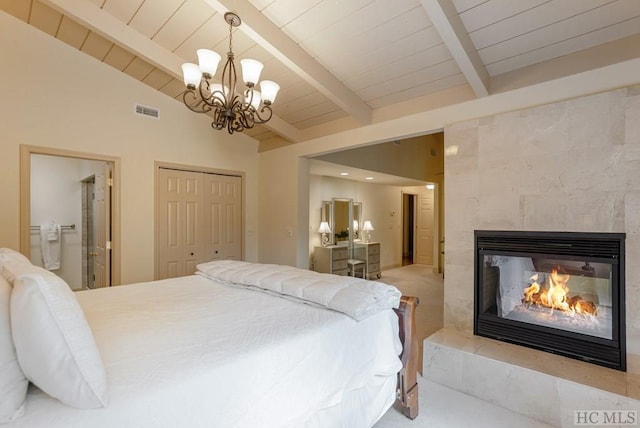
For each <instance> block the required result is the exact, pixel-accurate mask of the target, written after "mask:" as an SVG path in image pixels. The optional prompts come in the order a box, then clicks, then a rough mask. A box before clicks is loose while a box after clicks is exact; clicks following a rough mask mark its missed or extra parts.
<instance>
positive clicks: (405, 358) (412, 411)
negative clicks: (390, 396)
mask: <svg viewBox="0 0 640 428" xmlns="http://www.w3.org/2000/svg"><path fill="white" fill-rule="evenodd" d="M419 303H420V301H419V300H418V298H417V297H412V296H402V297H401V298H400V306H399V307H398V309H394V310H395V312H396V314H398V320H399V323H400V341H401V342H402V354H400V359H401V360H402V370H400V372H399V373H398V386H397V388H396V393H397V397H396V407H398V408H399V409H400V410H401V411H402V413H403V414H404V415H405V416H406V417H408V418H409V419H415V418H416V417H417V416H418V346H419V344H418V337H417V336H416V319H415V315H416V307H417V306H418V304H419Z"/></svg>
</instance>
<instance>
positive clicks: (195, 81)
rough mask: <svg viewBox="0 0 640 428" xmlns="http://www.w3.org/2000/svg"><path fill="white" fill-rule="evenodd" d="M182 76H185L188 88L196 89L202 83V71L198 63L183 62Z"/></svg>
mask: <svg viewBox="0 0 640 428" xmlns="http://www.w3.org/2000/svg"><path fill="white" fill-rule="evenodd" d="M182 76H183V77H184V84H185V85H187V88H191V89H195V88H197V87H198V85H200V79H202V72H201V71H200V67H198V66H197V65H196V64H191V63H186V64H182Z"/></svg>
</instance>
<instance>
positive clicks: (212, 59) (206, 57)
mask: <svg viewBox="0 0 640 428" xmlns="http://www.w3.org/2000/svg"><path fill="white" fill-rule="evenodd" d="M196 54H197V55H198V65H199V67H200V71H201V72H202V74H204V75H209V76H213V75H214V74H216V70H217V69H218V64H219V63H220V60H221V59H222V57H221V56H220V55H218V54H217V53H215V52H214V51H212V50H209V49H198V50H197V51H196Z"/></svg>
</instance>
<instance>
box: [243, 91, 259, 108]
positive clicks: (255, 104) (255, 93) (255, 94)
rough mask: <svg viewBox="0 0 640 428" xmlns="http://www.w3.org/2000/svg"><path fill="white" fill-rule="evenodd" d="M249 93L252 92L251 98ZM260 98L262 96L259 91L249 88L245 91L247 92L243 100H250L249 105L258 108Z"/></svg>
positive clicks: (247, 101) (246, 101)
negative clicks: (249, 89)
mask: <svg viewBox="0 0 640 428" xmlns="http://www.w3.org/2000/svg"><path fill="white" fill-rule="evenodd" d="M251 93H253V99H251ZM261 100H262V97H261V96H260V92H258V91H253V90H251V91H250V92H247V94H246V95H245V96H244V102H245V103H247V104H249V102H251V106H252V107H253V108H254V109H256V110H258V107H260V101H261Z"/></svg>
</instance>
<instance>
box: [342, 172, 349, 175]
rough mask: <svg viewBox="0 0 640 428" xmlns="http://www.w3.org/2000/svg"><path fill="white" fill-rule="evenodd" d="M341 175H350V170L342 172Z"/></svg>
mask: <svg viewBox="0 0 640 428" xmlns="http://www.w3.org/2000/svg"><path fill="white" fill-rule="evenodd" d="M340 175H349V173H348V172H341V173H340Z"/></svg>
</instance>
